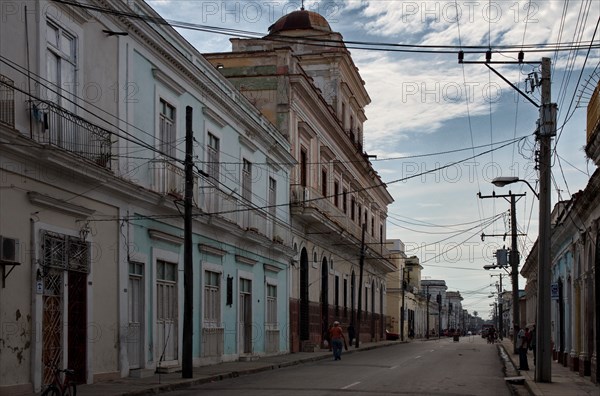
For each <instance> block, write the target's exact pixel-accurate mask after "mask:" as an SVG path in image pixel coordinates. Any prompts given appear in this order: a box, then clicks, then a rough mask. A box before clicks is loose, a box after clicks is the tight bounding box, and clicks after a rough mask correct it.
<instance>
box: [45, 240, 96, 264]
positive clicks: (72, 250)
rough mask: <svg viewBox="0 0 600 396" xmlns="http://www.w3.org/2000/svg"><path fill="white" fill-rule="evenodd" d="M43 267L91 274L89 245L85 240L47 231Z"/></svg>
mask: <svg viewBox="0 0 600 396" xmlns="http://www.w3.org/2000/svg"><path fill="white" fill-rule="evenodd" d="M42 249H43V257H44V258H43V266H44V267H45V268H57V269H62V270H67V271H76V272H83V273H89V272H90V263H89V245H88V243H87V242H85V241H84V240H82V239H80V238H77V237H73V236H68V235H62V234H57V233H54V232H49V231H46V232H44V236H43V246H42Z"/></svg>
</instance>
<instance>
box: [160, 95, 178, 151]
mask: <svg viewBox="0 0 600 396" xmlns="http://www.w3.org/2000/svg"><path fill="white" fill-rule="evenodd" d="M159 110H160V115H159V127H158V128H159V132H158V139H159V147H160V151H161V152H162V153H163V154H164V155H165V156H168V157H171V158H173V157H175V140H176V133H175V107H174V106H173V105H171V104H169V103H168V102H167V101H166V100H164V99H162V98H161V99H160V103H159Z"/></svg>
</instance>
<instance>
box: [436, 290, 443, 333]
mask: <svg viewBox="0 0 600 396" xmlns="http://www.w3.org/2000/svg"><path fill="white" fill-rule="evenodd" d="M437 303H438V339H439V338H441V337H442V334H441V333H442V293H441V292H438V295H437Z"/></svg>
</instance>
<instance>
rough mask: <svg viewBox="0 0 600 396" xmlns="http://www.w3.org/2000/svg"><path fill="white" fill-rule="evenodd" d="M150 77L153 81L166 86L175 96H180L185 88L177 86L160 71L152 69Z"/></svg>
mask: <svg viewBox="0 0 600 396" xmlns="http://www.w3.org/2000/svg"><path fill="white" fill-rule="evenodd" d="M152 75H153V76H154V78H155V79H157V80H158V81H160V82H161V83H163V84H164V85H166V86H167V87H169V88H170V89H171V91H173V92H175V93H176V94H177V96H181V95H182V94H183V93H184V92H185V88H184V87H182V86H181V85H179V84H178V83H177V82H176V81H175V80H173V79H172V78H171V77H169V76H168V75H167V74H165V73H164V72H163V71H162V70H160V69H157V68H154V69H152Z"/></svg>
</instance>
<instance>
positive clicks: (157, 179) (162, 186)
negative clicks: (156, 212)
mask: <svg viewBox="0 0 600 396" xmlns="http://www.w3.org/2000/svg"><path fill="white" fill-rule="evenodd" d="M150 168H151V169H152V171H153V178H154V179H153V183H152V189H153V190H154V191H156V192H159V193H161V194H169V195H172V196H175V197H177V198H180V199H183V197H184V194H185V170H184V169H183V168H182V167H181V166H180V165H178V163H176V162H173V161H171V160H168V159H165V158H157V159H154V160H152V161H150ZM193 182H194V187H193V192H194V196H193V200H194V202H198V178H197V177H195V176H194V177H193Z"/></svg>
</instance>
